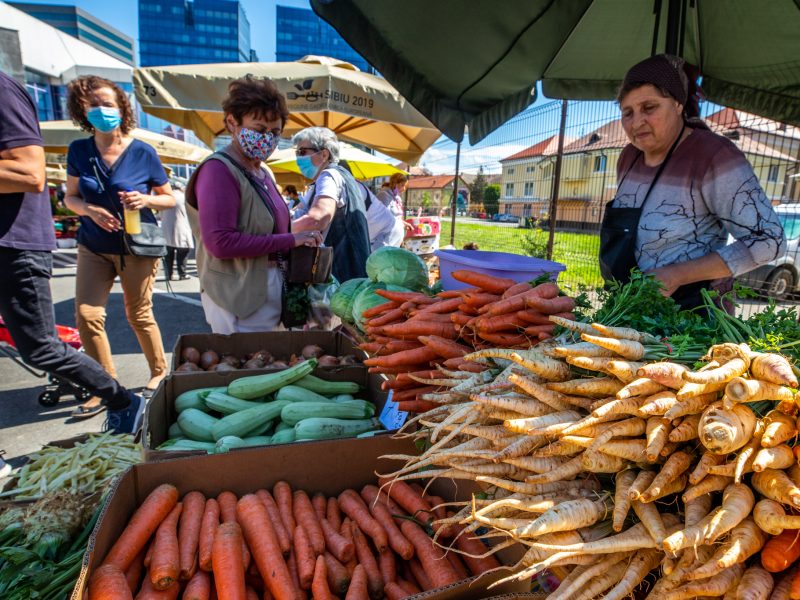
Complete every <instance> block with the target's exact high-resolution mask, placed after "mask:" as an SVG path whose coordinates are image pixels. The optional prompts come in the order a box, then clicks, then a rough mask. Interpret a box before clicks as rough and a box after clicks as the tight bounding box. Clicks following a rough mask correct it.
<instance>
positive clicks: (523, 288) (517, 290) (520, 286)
mask: <svg viewBox="0 0 800 600" xmlns="http://www.w3.org/2000/svg"><path fill="white" fill-rule="evenodd" d="M530 289H531V284H530V283H528V282H527V281H523V282H521V283H515V284H514V285H512V286H511V287H510V288H508V289H507V290H506V291H505V292H503V295H502V296H501V299H503V300H505V299H506V298H509V297H511V296H516V295H517V294H522V293H524V292H527V291H528V290H530Z"/></svg>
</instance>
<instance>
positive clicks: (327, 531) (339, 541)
mask: <svg viewBox="0 0 800 600" xmlns="http://www.w3.org/2000/svg"><path fill="white" fill-rule="evenodd" d="M319 524H320V527H322V534H323V535H324V536H325V547H326V548H327V549H328V551H329V552H330V553H331V554H333V555H334V556H335V557H336V559H337V560H339V561H340V562H342V563H346V562H348V561H349V560H350V559H352V558H353V554H354V553H355V548H354V547H353V544H352V543H351V542H350V541H349V540H347V539H346V538H344V537H342V535H341V534H340V533H339V532H338V531H337V530H336V529H335V528H334V527H333V525H331V524H330V523H328V520H327V519H326V518H325V517H323V518H321V519H320V520H319Z"/></svg>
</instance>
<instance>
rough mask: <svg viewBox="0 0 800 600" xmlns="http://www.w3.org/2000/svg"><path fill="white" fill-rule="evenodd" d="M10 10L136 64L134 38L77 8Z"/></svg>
mask: <svg viewBox="0 0 800 600" xmlns="http://www.w3.org/2000/svg"><path fill="white" fill-rule="evenodd" d="M9 4H10V5H11V6H13V7H14V8H17V9H19V10H21V11H23V12H26V13H27V14H29V15H30V16H32V17H35V18H36V19H39V20H40V21H44V22H45V23H47V24H48V25H51V26H53V27H55V28H56V29H58V30H59V31H63V32H64V33H67V34H69V35H71V36H73V37H76V38H78V39H79V40H81V41H83V42H86V43H87V44H89V45H90V46H94V47H95V48H97V49H98V50H100V51H101V52H105V53H106V54H109V55H111V56H113V57H114V58H116V59H117V60H121V61H122V62H124V63H126V64H128V65H135V64H136V50H135V47H134V41H133V38H132V37H129V36H127V35H125V34H124V33H122V32H121V31H119V30H118V29H114V28H113V27H111V26H110V25H108V24H107V23H104V22H103V21H101V20H100V19H98V18H96V17H95V16H93V15H92V14H90V13H88V12H86V11H85V10H83V9H81V8H78V7H77V6H62V5H57V4H28V3H23V2H9Z"/></svg>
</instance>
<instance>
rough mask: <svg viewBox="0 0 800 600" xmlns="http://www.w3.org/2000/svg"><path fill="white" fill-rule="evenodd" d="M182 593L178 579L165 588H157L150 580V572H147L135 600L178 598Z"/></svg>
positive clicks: (173, 599)
mask: <svg viewBox="0 0 800 600" xmlns="http://www.w3.org/2000/svg"><path fill="white" fill-rule="evenodd" d="M180 593H181V584H180V583H179V582H177V581H176V582H175V583H173V584H172V585H171V586H169V587H168V588H167V589H165V590H157V589H156V588H154V587H153V583H152V582H151V581H150V574H149V573H147V574H145V577H144V580H143V581H142V587H141V589H140V590H139V593H138V594H136V599H135V600H176V599H177V598H178V594H180Z"/></svg>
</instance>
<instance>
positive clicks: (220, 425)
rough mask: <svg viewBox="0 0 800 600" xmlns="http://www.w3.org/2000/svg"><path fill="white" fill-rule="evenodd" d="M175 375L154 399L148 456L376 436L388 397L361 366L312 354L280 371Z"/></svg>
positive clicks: (149, 419)
mask: <svg viewBox="0 0 800 600" xmlns="http://www.w3.org/2000/svg"><path fill="white" fill-rule="evenodd" d="M252 373H253V372H252V371H251V372H247V371H236V370H232V371H211V372H204V373H189V374H177V375H172V376H170V377H168V378H167V379H165V380H164V382H163V383H162V385H161V386H159V388H158V390H157V391H156V393H155V394H154V395H153V397H152V399H151V400H150V402H149V403H148V406H147V411H146V412H145V418H144V426H143V429H144V436H143V439H142V444H143V447H144V456H145V460H146V461H153V460H163V459H166V458H174V457H177V456H183V455H186V454H203V453H217V452H228V451H230V450H234V449H237V448H246V447H252V446H264V445H273V444H284V443H292V442H296V441H304V440H323V439H337V438H349V437H357V436H370V435H374V434H375V433H376V432H380V431H381V430H382V428H381V425H380V422H379V421H378V419H377V417H378V415H379V414H380V410H381V408H382V407H383V404H384V403H385V401H386V393H385V392H383V391H381V389H380V379H379V378H378V377H377V376H374V375H369V374H368V373H367V369H366V368H365V367H363V366H347V367H338V368H322V367H320V366H319V363H318V359H316V358H309V359H306V360H303V361H300V362H298V363H296V364H295V365H294V366H292V367H289V368H286V369H282V370H280V371H261V372H260V373H258V374H252Z"/></svg>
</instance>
